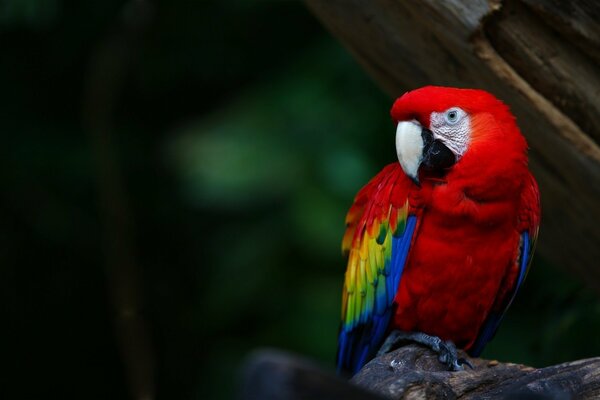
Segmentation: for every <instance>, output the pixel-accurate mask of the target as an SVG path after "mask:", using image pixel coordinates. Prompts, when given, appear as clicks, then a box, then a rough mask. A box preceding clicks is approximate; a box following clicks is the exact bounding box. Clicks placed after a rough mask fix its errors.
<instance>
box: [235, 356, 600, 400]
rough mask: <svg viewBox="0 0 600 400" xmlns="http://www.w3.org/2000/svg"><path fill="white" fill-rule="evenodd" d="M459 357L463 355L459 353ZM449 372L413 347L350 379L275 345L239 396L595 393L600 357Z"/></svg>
mask: <svg viewBox="0 0 600 400" xmlns="http://www.w3.org/2000/svg"><path fill="white" fill-rule="evenodd" d="M461 356H462V357H466V355H465V354H464V353H462V352H461ZM469 360H470V361H471V363H472V364H473V365H474V367H475V368H474V369H472V370H471V369H466V370H465V371H459V372H451V371H448V370H446V368H445V367H444V366H443V365H442V364H441V363H440V362H439V361H438V359H437V356H436V355H435V354H434V353H432V352H431V350H429V349H426V348H424V347H420V346H418V345H408V346H405V347H402V348H400V349H398V350H396V351H394V352H392V353H389V354H386V355H384V356H381V357H378V358H376V359H374V360H373V361H371V362H370V363H368V364H367V365H366V366H365V367H364V368H363V369H362V370H361V371H360V372H359V373H358V374H357V375H356V376H354V377H353V378H352V379H351V380H350V384H348V383H347V382H345V381H344V380H342V379H340V378H339V377H337V376H335V375H334V373H333V371H331V370H327V369H325V368H323V367H320V366H318V365H317V364H316V363H314V362H311V361H309V360H306V359H304V358H301V357H298V356H294V355H291V354H288V353H284V352H281V351H276V350H262V351H256V352H255V353H254V354H253V355H252V356H250V357H249V360H248V362H247V363H246V364H245V366H244V368H243V374H242V380H241V385H240V387H239V393H238V398H239V399H241V400H249V399H279V400H292V399H309V398H311V399H313V398H314V399H356V400H360V399H364V400H369V399H373V400H375V399H383V398H387V399H448V400H454V399H461V400H467V399H554V400H559V399H582V400H586V399H597V398H600V358H592V359H588V360H580V361H574V362H569V363H565V364H559V365H555V366H552V367H547V368H540V369H536V368H532V367H528V366H525V365H520V364H511V363H501V362H498V361H490V360H483V359H469Z"/></svg>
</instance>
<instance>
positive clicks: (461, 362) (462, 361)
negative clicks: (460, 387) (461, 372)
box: [457, 357, 475, 369]
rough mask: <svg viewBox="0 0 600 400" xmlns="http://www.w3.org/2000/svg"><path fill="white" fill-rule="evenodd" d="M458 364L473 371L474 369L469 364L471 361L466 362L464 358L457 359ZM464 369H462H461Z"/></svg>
mask: <svg viewBox="0 0 600 400" xmlns="http://www.w3.org/2000/svg"><path fill="white" fill-rule="evenodd" d="M457 361H458V363H459V364H460V365H461V366H462V365H466V366H467V367H469V368H470V369H475V367H474V366H473V364H471V361H469V360H467V359H466V358H462V357H461V358H459V359H458V360H457ZM463 369H464V368H463Z"/></svg>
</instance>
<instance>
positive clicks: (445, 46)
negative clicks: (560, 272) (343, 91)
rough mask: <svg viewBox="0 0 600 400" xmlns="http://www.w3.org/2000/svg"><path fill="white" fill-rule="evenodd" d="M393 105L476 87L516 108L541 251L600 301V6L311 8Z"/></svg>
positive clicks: (509, 2) (380, 0) (427, 3)
mask: <svg viewBox="0 0 600 400" xmlns="http://www.w3.org/2000/svg"><path fill="white" fill-rule="evenodd" d="M306 1H307V3H308V5H309V8H310V9H311V10H312V11H313V12H314V14H315V15H316V16H317V17H318V18H319V19H320V20H321V21H322V22H323V23H324V24H325V25H326V26H327V27H328V28H329V29H330V30H331V31H332V32H333V34H334V35H335V36H337V37H338V38H339V39H340V40H341V41H342V42H343V43H345V44H346V45H347V46H348V48H349V49H350V51H351V52H352V53H353V54H354V55H355V56H356V58H357V59H358V61H359V62H360V63H361V64H362V65H363V66H364V67H365V69H366V70H367V71H368V72H369V73H370V74H371V75H372V76H373V77H374V78H375V79H376V81H377V82H379V83H380V84H381V86H382V87H383V88H384V89H385V90H386V91H387V92H388V93H389V94H390V95H392V96H393V97H397V96H399V95H401V94H402V93H404V92H405V91H406V90H408V89H411V88H416V87H419V86H423V85H428V84H437V85H447V86H458V87H478V88H483V89H486V90H488V91H490V92H492V93H494V94H495V95H496V96H498V97H499V98H501V99H503V100H504V101H505V102H506V103H507V104H509V105H510V106H511V108H512V110H513V112H514V113H515V114H516V116H517V120H518V123H519V125H520V127H521V129H522V131H523V133H524V134H525V136H526V137H527V139H528V141H529V144H530V147H531V151H530V160H531V168H532V170H533V172H534V174H535V176H536V178H537V179H538V182H539V184H540V188H541V195H542V209H543V220H542V227H541V229H540V238H539V242H538V249H539V252H540V253H542V254H543V255H544V256H545V257H547V258H548V259H550V260H551V261H554V262H555V263H556V264H558V265H561V266H565V267H566V268H568V269H570V270H572V271H573V272H575V273H576V274H578V275H579V276H580V277H581V278H583V280H584V281H585V282H587V283H588V284H590V285H591V286H593V287H594V288H595V289H596V290H597V291H598V292H600V267H599V265H600V264H599V263H598V262H597V260H598V259H600V246H598V243H600V224H599V223H598V221H600V147H599V146H598V143H597V142H598V141H599V140H600V90H599V88H600V67H599V63H598V61H599V60H600V49H599V45H600V39H599V38H600V26H599V25H598V21H599V20H600V3H599V2H593V1H580V2H575V3H574V2H556V1H552V0H542V1H532V0H505V1H499V0H498V1H494V0H476V1H467V0H451V1H435V0H369V1H363V0H306Z"/></svg>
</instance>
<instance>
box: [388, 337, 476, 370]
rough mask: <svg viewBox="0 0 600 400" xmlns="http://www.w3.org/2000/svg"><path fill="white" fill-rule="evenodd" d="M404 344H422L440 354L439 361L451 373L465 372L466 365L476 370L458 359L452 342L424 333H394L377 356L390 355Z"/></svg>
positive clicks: (468, 363)
mask: <svg viewBox="0 0 600 400" xmlns="http://www.w3.org/2000/svg"><path fill="white" fill-rule="evenodd" d="M402 342H414V343H419V344H422V345H424V346H426V347H428V348H430V349H431V350H433V351H434V352H436V353H437V354H438V360H439V362H440V363H442V364H444V365H445V366H446V367H447V368H448V370H450V371H463V370H464V367H463V366H464V365H466V366H468V367H469V368H471V369H474V367H473V364H471V362H469V361H468V360H467V359H465V358H459V357H458V351H457V350H456V346H455V345H454V343H452V342H451V341H450V340H447V341H442V340H441V339H440V338H439V337H437V336H431V335H427V334H425V333H422V332H402V331H392V332H390V334H389V335H388V337H387V338H386V339H385V341H384V342H383V345H382V346H381V347H380V348H379V351H378V352H377V356H381V355H383V354H386V353H389V352H390V351H392V350H394V349H395V348H398V347H400V344H401V343H402Z"/></svg>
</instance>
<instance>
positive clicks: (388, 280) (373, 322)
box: [337, 215, 417, 374]
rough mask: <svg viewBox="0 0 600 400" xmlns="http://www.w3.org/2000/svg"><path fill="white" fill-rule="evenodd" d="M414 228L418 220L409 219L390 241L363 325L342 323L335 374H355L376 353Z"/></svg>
mask: <svg viewBox="0 0 600 400" xmlns="http://www.w3.org/2000/svg"><path fill="white" fill-rule="evenodd" d="M416 224H417V217H416V216H414V215H409V216H408V217H407V219H406V225H405V227H404V231H403V232H402V233H401V234H400V235H398V236H393V237H392V251H391V259H390V260H389V261H388V262H386V265H385V268H384V269H383V270H382V271H381V273H382V275H381V276H379V277H378V279H377V280H376V281H375V282H374V284H376V285H377V287H376V290H375V292H376V295H375V302H374V304H375V305H374V306H373V308H372V309H370V310H367V311H368V315H366V316H365V319H364V320H365V321H366V322H363V323H359V324H357V325H351V326H345V325H344V323H342V326H341V328H340V333H339V338H338V356H337V366H338V372H341V371H350V372H351V373H353V374H354V373H357V372H358V371H359V370H360V369H361V368H362V367H363V365H364V364H366V363H367V362H368V361H369V360H370V359H371V358H372V357H373V356H374V355H375V354H376V352H377V350H378V349H379V347H380V346H381V344H382V342H383V340H384V338H385V334H386V333H387V330H388V326H389V322H390V319H391V316H392V311H393V307H392V304H393V301H394V297H395V296H396V292H397V291H398V286H399V284H400V279H401V278H402V272H403V271H404V266H405V264H406V259H407V257H408V253H409V250H410V244H411V241H412V237H413V234H414V231H415V227H416Z"/></svg>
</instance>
